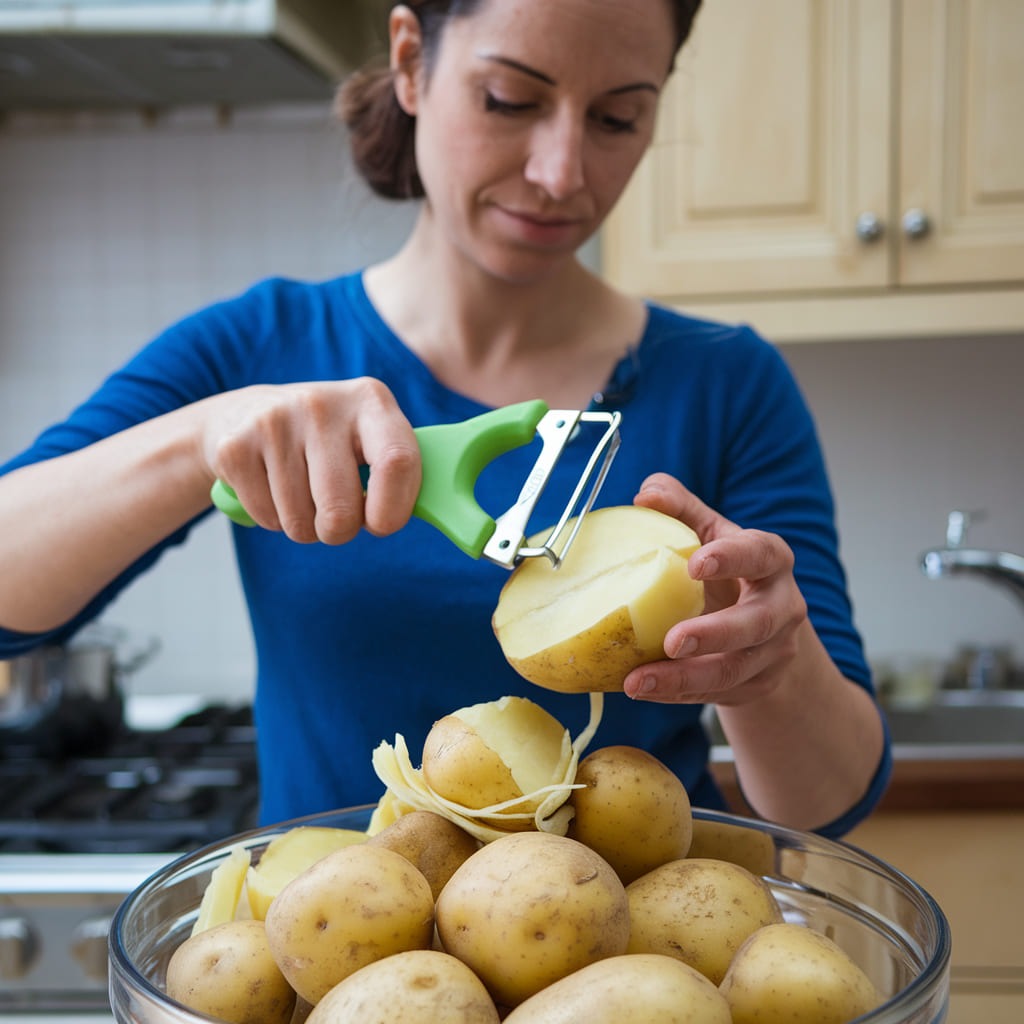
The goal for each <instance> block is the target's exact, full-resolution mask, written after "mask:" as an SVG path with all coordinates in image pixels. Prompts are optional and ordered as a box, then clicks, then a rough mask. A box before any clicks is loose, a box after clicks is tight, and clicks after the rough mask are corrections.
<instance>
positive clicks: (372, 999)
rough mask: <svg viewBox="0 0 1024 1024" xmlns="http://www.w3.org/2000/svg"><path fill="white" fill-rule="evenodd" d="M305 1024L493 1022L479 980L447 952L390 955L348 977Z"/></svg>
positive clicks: (495, 1019) (490, 1004) (494, 1014)
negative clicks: (307, 1023)
mask: <svg viewBox="0 0 1024 1024" xmlns="http://www.w3.org/2000/svg"><path fill="white" fill-rule="evenodd" d="M307 1020H308V1022H309V1024H498V1020H499V1018H498V1010H497V1008H496V1007H495V1005H494V1001H493V1000H492V999H491V997H490V996H489V995H488V994H487V989H485V988H484V986H483V983H482V982H481V981H480V979H479V978H478V977H477V976H476V975H475V974H474V973H473V972H472V971H471V970H470V969H469V968H468V967H467V966H466V965H465V964H464V963H463V962H462V961H461V960H457V959H456V958H455V957H453V956H449V955H448V954H447V953H438V952H434V951H432V950H412V951H410V952H408V953H396V954H395V955H394V956H389V957H385V958H384V959H383V960H378V961H377V962H376V963H372V964H368V965H367V966H366V967H363V968H361V969H360V970H358V971H356V972H355V974H350V975H349V976H348V977H347V978H346V979H345V980H344V981H341V982H339V983H338V984H337V985H335V986H334V988H332V989H331V991H330V992H328V993H327V995H325V996H324V997H323V999H321V1000H320V1002H319V1003H317V1005H316V1007H315V1008H314V1010H313V1012H312V1013H311V1014H310V1015H309V1017H308V1018H307Z"/></svg>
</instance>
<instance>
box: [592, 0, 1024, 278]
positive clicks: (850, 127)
mask: <svg viewBox="0 0 1024 1024" xmlns="http://www.w3.org/2000/svg"><path fill="white" fill-rule="evenodd" d="M1009 2H1012V3H1016V2H1017V0H1009ZM891 38H892V22H891V2H890V0H772V2H771V3H765V2H764V0H714V2H713V3H707V4H705V5H704V8H703V9H702V10H701V12H700V14H699V15H698V17H697V23H696V30H695V33H694V35H693V37H692V38H691V39H690V40H689V42H688V43H687V44H686V46H685V47H684V48H683V51H682V54H681V55H680V58H679V63H678V67H677V69H676V71H675V73H674V74H673V76H672V78H671V79H670V82H669V85H668V86H667V89H666V92H665V95H664V97H663V100H662V105H661V111H660V116H659V124H658V130H657V134H656V138H655V142H654V145H653V147H652V149H651V151H650V152H649V153H648V154H647V156H646V158H645V160H644V161H643V163H642V164H641V166H640V167H639V168H638V169H637V173H636V175H635V176H634V179H633V181H632V182H631V183H630V186H629V188H628V189H627V192H626V195H625V196H624V197H623V200H622V202H621V203H620V205H619V208H618V210H617V211H616V213H615V214H614V216H613V217H612V218H611V219H610V220H609V223H608V224H607V226H606V229H605V233H604V237H603V242H604V250H603V268H604V271H605V273H606V274H607V276H608V277H609V279H610V280H612V281H613V282H615V283H616V284H618V285H619V286H620V287H622V288H624V289H626V290H627V291H632V292H639V293H643V294H646V295H651V296H657V297H670V296H671V297H681V296H686V297H696V296H715V295H725V294H730V293H732V294H737V293H747V294H751V293H766V294H772V293H779V292H787V291H788V292H800V291H808V290H825V289H854V288H872V287H873V288H877V287H880V286H885V285H887V284H888V283H890V282H889V277H890V273H891V271H890V267H891V259H890V253H889V252H888V245H887V244H886V240H885V238H884V236H883V238H881V239H876V240H875V241H868V242H865V241H862V240H861V239H860V238H859V237H858V230H857V227H858V218H859V216H860V215H862V214H867V215H874V216H876V217H877V218H878V220H879V222H880V223H881V224H882V225H883V226H884V221H885V216H886V212H887V208H888V206H889V201H890V193H889V188H890V182H889V167H890V162H889V161H890V148H891V147H890V128H889V125H890V123H891V117H890V103H891V97H890V84H891V78H890V75H891V72H890V69H891V66H892V62H891V49H890V44H891Z"/></svg>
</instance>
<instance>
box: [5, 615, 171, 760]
mask: <svg viewBox="0 0 1024 1024" xmlns="http://www.w3.org/2000/svg"><path fill="white" fill-rule="evenodd" d="M159 646H160V645H159V641H157V640H156V638H148V639H146V640H145V641H140V640H138V639H133V638H132V637H131V636H130V635H129V634H127V633H126V632H124V631H123V630H120V629H115V628H113V627H109V626H90V627H87V628H86V629H85V630H83V631H82V632H81V633H79V634H78V636H76V637H75V638H74V639H72V640H70V641H69V642H68V643H66V644H62V645H54V646H47V647H40V648H37V649H36V650H34V651H30V652H29V653H27V654H23V655H20V656H18V657H16V658H11V659H8V660H6V661H0V755H2V754H3V751H4V750H5V749H7V748H17V750H18V752H19V753H21V754H25V753H32V754H38V755H40V756H47V757H54V756H64V755H75V754H81V753H87V752H91V751H92V750H94V749H96V748H97V747H99V746H102V745H103V744H105V743H106V742H109V740H110V738H111V737H112V735H113V734H114V733H116V731H117V730H118V729H119V728H120V726H121V724H122V721H123V715H124V690H123V683H124V681H125V679H126V678H127V676H128V675H129V674H130V673H132V672H135V671H137V670H138V669H139V668H141V667H142V666H143V665H144V664H145V663H146V662H148V661H149V660H150V659H151V658H152V657H153V656H154V655H155V654H156V652H157V651H158V650H159Z"/></svg>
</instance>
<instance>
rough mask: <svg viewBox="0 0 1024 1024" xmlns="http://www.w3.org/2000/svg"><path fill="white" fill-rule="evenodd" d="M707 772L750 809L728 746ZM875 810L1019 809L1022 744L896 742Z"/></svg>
mask: <svg viewBox="0 0 1024 1024" xmlns="http://www.w3.org/2000/svg"><path fill="white" fill-rule="evenodd" d="M711 772H712V775H713V776H714V778H715V781H716V782H717V783H718V785H719V786H720V788H721V789H722V792H723V794H724V795H725V798H726V800H728V802H729V805H730V807H731V808H732V809H733V810H734V811H735V812H736V813H737V814H751V813H752V812H751V810H750V808H749V806H748V805H747V803H746V801H745V800H744V799H743V795H742V793H741V792H740V788H739V785H738V783H737V779H736V770H735V766H734V764H733V758H732V751H731V750H730V749H729V748H728V747H723V746H715V747H713V748H712V752H711ZM877 810H878V811H881V812H884V811H914V810H918V811H934V810H942V811H962V810H971V811H993V810H1024V746H1022V747H1017V746H1013V747H1011V746H1005V747H1003V746H996V745H992V746H984V745H968V744H962V745H959V744H958V745H953V744H950V745H946V746H937V745H936V746H926V745H923V744H922V745H918V744H903V745H901V744H896V745H894V746H893V772H892V780H891V782H890V783H889V788H888V789H887V790H886V793H885V795H884V796H883V798H882V800H881V802H880V804H879V805H878V808H877Z"/></svg>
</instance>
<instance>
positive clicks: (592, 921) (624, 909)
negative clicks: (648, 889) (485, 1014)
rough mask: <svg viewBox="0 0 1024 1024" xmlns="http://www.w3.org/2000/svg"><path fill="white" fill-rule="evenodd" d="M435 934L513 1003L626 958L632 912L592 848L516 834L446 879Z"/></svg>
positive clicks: (498, 996)
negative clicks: (611, 958)
mask: <svg viewBox="0 0 1024 1024" xmlns="http://www.w3.org/2000/svg"><path fill="white" fill-rule="evenodd" d="M437 931H438V935H439V936H440V939H441V943H442V945H443V947H444V949H445V951H446V952H448V953H451V954H452V955H454V956H457V957H458V958H459V959H460V960H462V961H463V962H464V963H466V964H467V965H468V966H469V967H470V968H471V969H472V970H473V971H474V972H475V973H476V974H477V976H478V977H479V978H480V980H481V981H482V982H483V983H484V985H486V986H487V989H488V991H489V992H490V993H491V996H492V997H493V998H494V1000H495V1002H497V1003H499V1004H501V1005H503V1006H515V1005H517V1004H518V1003H521V1002H522V1001H523V1000H525V999H528V998H529V997H530V996H532V995H534V994H535V993H536V992H539V991H540V990H541V989H542V988H544V987H545V986H546V985H550V984H552V983H553V982H555V981H558V980H559V979H560V978H564V977H565V976H566V975H568V974H571V973H572V972H573V971H575V970H578V969H579V968H581V967H585V966H586V965H587V964H590V963H593V962H594V961H596V960H601V959H603V958H604V957H607V956H615V955H617V954H620V953H624V952H625V951H626V945H627V943H628V941H629V907H628V902H627V899H626V891H625V889H624V888H623V885H622V882H621V881H620V880H619V877H618V875H616V874H615V871H614V869H613V868H612V867H611V865H610V864H608V863H607V861H605V860H604V859H603V858H602V857H600V856H599V855H598V854H596V853H594V851H593V850H591V849H590V848H589V847H587V846H584V845H583V844H582V843H579V842H576V840H574V839H569V838H567V837H565V836H557V835H552V834H550V833H547V832H516V833H511V834H509V835H507V836H504V837H502V838H501V839H496V840H494V841H493V842H491V843H488V844H487V845H486V846H484V847H482V848H481V849H480V850H478V851H477V852H476V853H474V854H473V856H472V857H470V858H469V859H468V860H467V861H466V862H465V863H464V864H463V865H462V867H460V868H459V869H458V870H457V871H456V872H455V874H454V875H452V879H451V881H450V882H449V883H448V884H447V885H446V886H445V887H444V889H443V890H442V892H441V895H440V897H439V898H438V900H437Z"/></svg>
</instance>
